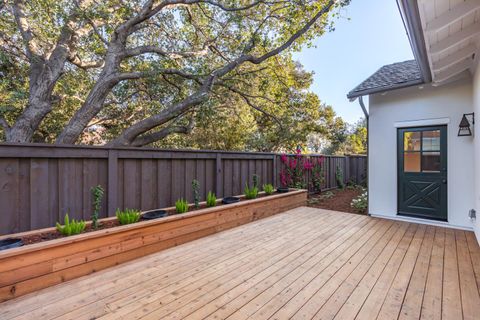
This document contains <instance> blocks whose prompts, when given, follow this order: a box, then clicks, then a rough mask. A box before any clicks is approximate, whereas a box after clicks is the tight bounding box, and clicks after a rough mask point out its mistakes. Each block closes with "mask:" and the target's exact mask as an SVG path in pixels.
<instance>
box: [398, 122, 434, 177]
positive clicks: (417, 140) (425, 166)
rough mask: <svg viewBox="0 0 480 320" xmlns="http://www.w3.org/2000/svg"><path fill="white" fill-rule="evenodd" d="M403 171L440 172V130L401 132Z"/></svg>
mask: <svg viewBox="0 0 480 320" xmlns="http://www.w3.org/2000/svg"><path fill="white" fill-rule="evenodd" d="M403 146H404V150H403V151H404V152H403V157H404V162H403V163H404V165H403V171H404V172H440V130H426V131H405V132H404V133H403Z"/></svg>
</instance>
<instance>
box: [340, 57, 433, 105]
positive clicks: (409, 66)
mask: <svg viewBox="0 0 480 320" xmlns="http://www.w3.org/2000/svg"><path fill="white" fill-rule="evenodd" d="M423 82H424V81H423V77H422V72H421V70H420V68H419V66H418V64H417V62H416V61H415V60H408V61H403V62H397V63H393V64H388V65H385V66H383V67H381V68H380V69H378V70H377V72H375V73H374V74H372V75H371V76H370V77H368V78H367V79H366V80H365V81H363V82H362V83H360V84H359V85H358V86H357V87H355V88H354V89H353V90H352V91H350V92H349V93H348V94H347V97H348V98H349V99H355V98H357V97H359V96H365V95H369V94H373V93H379V92H385V91H389V90H393V89H399V88H404V87H409V86H413V85H417V84H421V83H423Z"/></svg>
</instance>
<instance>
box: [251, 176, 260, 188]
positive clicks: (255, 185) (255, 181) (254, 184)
mask: <svg viewBox="0 0 480 320" xmlns="http://www.w3.org/2000/svg"><path fill="white" fill-rule="evenodd" d="M258 179H259V177H258V174H254V175H253V177H252V181H253V186H254V187H256V188H258Z"/></svg>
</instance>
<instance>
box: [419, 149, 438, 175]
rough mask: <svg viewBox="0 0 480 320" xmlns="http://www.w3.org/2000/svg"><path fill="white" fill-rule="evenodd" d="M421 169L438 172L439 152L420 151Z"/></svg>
mask: <svg viewBox="0 0 480 320" xmlns="http://www.w3.org/2000/svg"><path fill="white" fill-rule="evenodd" d="M422 171H423V172H439V171H440V152H423V153H422Z"/></svg>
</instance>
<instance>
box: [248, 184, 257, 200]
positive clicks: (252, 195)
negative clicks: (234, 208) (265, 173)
mask: <svg viewBox="0 0 480 320" xmlns="http://www.w3.org/2000/svg"><path fill="white" fill-rule="evenodd" d="M257 196H258V187H251V188H250V187H249V186H248V184H245V198H247V199H255V198H256V197H257Z"/></svg>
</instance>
